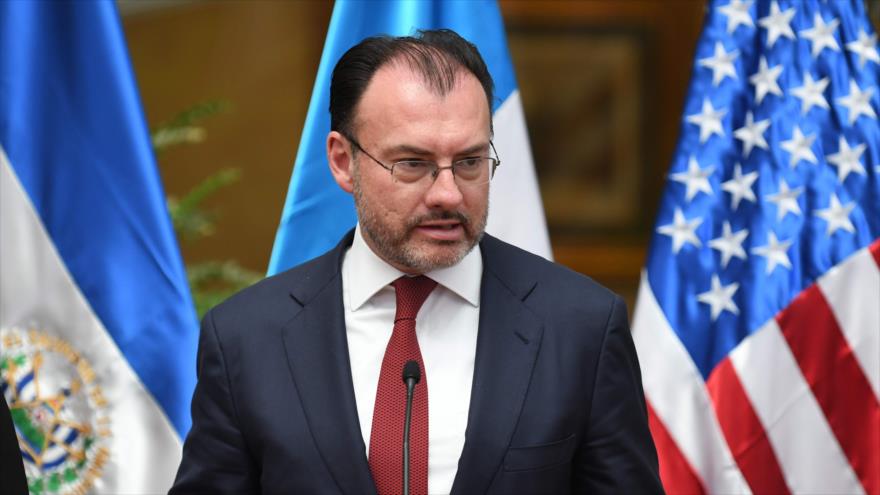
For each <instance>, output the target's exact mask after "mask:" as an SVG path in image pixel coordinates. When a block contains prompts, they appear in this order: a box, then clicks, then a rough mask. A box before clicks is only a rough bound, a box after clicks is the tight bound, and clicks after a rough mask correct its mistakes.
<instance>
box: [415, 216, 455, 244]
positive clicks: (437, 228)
mask: <svg viewBox="0 0 880 495" xmlns="http://www.w3.org/2000/svg"><path fill="white" fill-rule="evenodd" d="M415 230H416V232H419V233H420V234H422V235H423V236H425V237H427V238H428V239H432V240H436V241H447V242H448V241H460V240H462V239H464V237H465V229H464V224H463V223H462V222H461V221H459V220H457V219H450V220H430V221H425V222H421V223H419V224H418V225H416V228H415Z"/></svg>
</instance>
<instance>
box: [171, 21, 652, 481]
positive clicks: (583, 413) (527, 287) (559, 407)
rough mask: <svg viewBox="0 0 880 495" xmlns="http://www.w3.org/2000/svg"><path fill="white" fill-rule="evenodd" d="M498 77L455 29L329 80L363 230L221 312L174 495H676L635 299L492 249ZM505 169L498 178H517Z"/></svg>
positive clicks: (497, 245) (360, 60)
mask: <svg viewBox="0 0 880 495" xmlns="http://www.w3.org/2000/svg"><path fill="white" fill-rule="evenodd" d="M491 102H492V79H491V77H490V76H489V73H488V71H487V70H486V66H485V64H484V63H483V60H482V58H481V57H480V56H479V53H478V52H477V50H476V48H475V47H474V46H473V45H471V44H470V43H468V42H466V41H465V40H463V39H462V38H460V37H459V36H458V35H457V34H455V33H453V32H451V31H446V30H440V31H426V32H422V33H421V34H420V36H419V37H417V38H411V37H407V38H390V37H379V38H370V39H367V40H364V41H363V42H361V43H360V44H359V45H357V46H355V47H354V48H352V49H351V50H349V51H348V52H347V53H346V54H345V55H344V56H343V57H342V58H341V59H340V61H339V63H338V64H337V66H336V68H335V69H334V73H333V80H332V83H331V97H330V112H331V128H332V131H331V132H330V134H329V135H328V137H327V157H328V161H329V164H330V171H331V173H332V174H333V177H334V178H335V179H336V182H337V183H338V184H339V186H340V187H341V188H343V189H344V190H345V191H347V192H349V193H352V194H353V195H354V198H355V204H356V207H357V213H358V226H357V228H356V229H355V230H354V231H353V232H349V234H348V235H347V236H346V237H345V238H343V239H342V241H341V242H340V243H339V245H338V246H337V247H336V248H335V249H333V250H332V251H330V252H328V253H327V254H325V255H323V256H321V257H319V258H316V259H315V260H312V261H310V262H307V263H305V264H303V265H301V266H298V267H296V268H293V269H292V270H290V271H288V272H285V273H282V274H280V275H278V276H275V277H272V278H269V279H267V280H265V281H263V282H261V283H259V284H257V285H255V286H254V287H251V288H250V289H247V290H245V291H243V292H242V293H240V294H238V295H236V296H234V297H232V298H231V299H230V300H229V301H227V302H225V303H223V304H221V305H220V306H218V307H217V308H215V309H214V310H212V311H211V312H210V313H208V315H206V316H205V319H204V322H203V327H202V335H201V342H200V347H199V364H198V372H199V383H198V386H197V388H196V392H195V395H194V397H193V405H192V410H193V428H192V431H191V432H190V434H189V436H188V437H187V439H186V443H185V445H184V453H183V461H182V463H181V466H180V470H179V472H178V476H177V480H176V483H175V486H174V488H173V489H172V493H194V492H212V493H220V492H231V493H232V492H234V493H246V492H260V491H262V492H269V493H376V492H377V491H378V492H379V493H382V494H385V493H398V492H401V491H402V486H403V484H402V483H403V478H402V461H403V454H402V444H403V437H402V432H403V422H404V411H405V408H406V407H405V405H406V391H405V386H404V383H403V381H402V379H401V369H402V365H403V363H405V362H406V361H415V362H416V363H417V364H418V369H419V370H420V373H419V374H420V378H419V383H418V384H417V385H416V387H415V392H414V398H413V406H412V430H411V433H410V435H411V437H412V438H411V445H410V449H411V453H410V456H409V458H410V465H411V467H410V485H409V486H410V488H411V489H412V491H413V493H426V492H428V493H449V492H452V493H567V492H606V493H635V492H652V493H657V492H661V491H662V488H661V486H660V482H659V477H658V474H657V472H658V469H657V459H656V453H655V451H654V446H653V444H652V442H651V437H650V434H649V431H648V426H647V419H646V418H647V416H646V412H645V403H644V398H643V395H642V386H641V381H640V372H639V367H638V362H637V359H636V355H635V350H634V348H633V344H632V340H631V337H630V334H629V329H628V326H627V322H626V311H625V308H624V304H623V303H622V302H621V300H620V299H619V298H618V297H617V296H615V295H614V294H612V293H610V292H608V291H607V290H605V289H603V288H602V287H600V286H599V285H597V284H596V283H594V282H592V281H591V280H590V279H588V278H586V277H583V276H581V275H578V274H576V273H574V272H571V271H569V270H567V269H565V268H562V267H560V266H558V265H555V264H553V263H550V262H548V261H546V260H544V259H543V258H539V257H537V256H534V255H531V254H529V253H526V252H524V251H522V250H519V249H517V248H515V247H513V246H510V245H508V244H505V243H503V242H501V241H499V240H497V239H494V238H492V237H491V236H489V235H483V229H484V227H485V225H486V217H487V213H488V194H489V181H490V179H491V177H492V175H493V174H494V172H495V168H496V167H497V166H498V158H497V156H496V155H495V154H494V147H493V146H492V143H491ZM501 172H503V168H501V169H499V173H501Z"/></svg>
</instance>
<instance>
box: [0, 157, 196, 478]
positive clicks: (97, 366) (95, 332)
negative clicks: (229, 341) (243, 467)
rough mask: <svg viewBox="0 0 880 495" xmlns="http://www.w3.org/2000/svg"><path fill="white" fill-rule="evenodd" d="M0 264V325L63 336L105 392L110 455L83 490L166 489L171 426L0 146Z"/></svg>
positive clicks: (175, 460) (173, 445) (174, 447)
mask: <svg viewBox="0 0 880 495" xmlns="http://www.w3.org/2000/svg"><path fill="white" fill-rule="evenodd" d="M0 266H2V267H3V276H2V277H0V327H5V328H9V327H13V326H14V327H23V328H33V327H36V328H38V329H39V330H40V331H43V332H45V333H47V334H50V335H52V336H54V337H57V338H59V339H61V340H63V341H66V342H68V343H69V344H70V346H71V347H72V348H73V349H74V350H75V351H76V352H77V353H78V354H79V355H80V356H82V359H84V360H85V361H86V362H88V363H89V364H90V365H91V367H92V369H93V370H94V372H95V376H96V379H95V381H96V383H98V384H99V386H100V388H101V391H102V392H103V396H104V398H105V399H106V402H107V406H106V407H107V414H106V417H108V418H109V420H110V428H111V431H112V434H111V436H110V438H109V440H108V450H109V452H110V455H109V458H108V459H107V463H106V464H105V466H104V468H103V470H102V472H103V474H102V475H101V476H100V478H99V479H97V480H95V484H94V486H93V488H92V490H91V491H90V493H96V494H119V493H160V492H165V491H167V490H168V488H170V486H171V483H172V481H173V479H174V475H175V473H176V471H177V466H178V464H179V463H180V457H181V442H180V440H179V438H178V437H177V433H176V432H175V430H174V428H173V427H172V426H171V423H170V422H169V421H168V419H167V417H166V416H165V414H164V412H163V411H162V409H161V408H159V406H158V405H157V404H156V402H155V400H154V399H153V397H152V396H151V395H150V394H149V393H148V392H147V391H146V389H145V388H144V386H143V384H142V383H141V382H140V380H139V379H138V377H137V375H136V374H135V372H134V371H133V370H132V368H131V366H130V365H129V364H128V361H126V360H125V358H124V357H123V355H122V353H121V352H120V351H119V348H118V347H116V344H115V342H114V341H113V339H112V338H110V336H109V335H108V334H107V331H106V329H105V328H104V327H103V325H102V323H101V322H100V321H99V320H98V318H97V316H96V315H95V314H94V312H93V311H92V309H91V307H90V306H89V303H88V301H86V299H85V298H84V296H83V295H82V293H81V292H80V290H79V288H78V287H77V286H76V284H75V282H74V281H73V279H72V277H71V276H70V273H69V272H68V271H67V268H66V267H65V266H64V263H63V261H62V260H61V258H60V256H59V254H58V252H57V250H56V249H55V246H54V244H53V243H52V241H51V239H50V238H49V235H48V233H47V232H46V230H45V228H44V227H43V224H42V221H41V220H40V218H39V216H38V215H37V214H36V211H35V210H34V208H33V205H32V204H31V202H30V199H29V197H28V196H27V193H25V191H24V189H23V188H22V186H21V184H20V183H19V181H18V178H17V177H16V176H15V172H14V171H13V170H12V166H11V165H10V163H9V160H8V158H7V156H6V154H5V151H4V150H3V148H2V147H0ZM130 282H131V283H137V281H135V280H132V281H130ZM71 378H72V377H71Z"/></svg>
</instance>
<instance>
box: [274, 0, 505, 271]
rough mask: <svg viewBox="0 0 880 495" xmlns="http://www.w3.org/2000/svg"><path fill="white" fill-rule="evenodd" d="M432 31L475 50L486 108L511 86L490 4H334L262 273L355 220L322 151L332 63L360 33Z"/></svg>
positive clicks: (316, 247) (318, 246)
mask: <svg viewBox="0 0 880 495" xmlns="http://www.w3.org/2000/svg"><path fill="white" fill-rule="evenodd" d="M437 28H449V29H452V30H455V31H456V32H458V33H459V34H460V35H462V36H463V37H464V38H465V39H467V40H469V41H471V42H472V43H474V44H475V45H477V47H478V48H479V50H480V54H481V55H482V56H483V58H484V59H485V61H486V65H487V66H488V67H489V72H490V73H491V74H492V77H493V78H494V79H495V101H494V102H493V111H494V110H497V109H498V107H499V106H500V105H501V104H502V103H503V102H504V101H505V100H506V99H507V98H508V97H509V96H510V94H511V93H512V92H513V91H514V89H516V87H517V85H516V79H515V77H514V71H513V64H512V63H511V60H510V54H509V52H508V49H507V37H506V35H505V33H504V23H503V21H502V19H501V12H500V11H499V10H498V4H497V3H496V2H495V1H483V0H479V1H476V0H475V1H467V2H443V1H418V0H410V1H387V0H386V1H372V2H357V1H344V0H341V1H338V2H336V5H335V6H334V9H333V16H332V18H331V19H330V27H329V29H328V32H327V41H326V43H325V44H324V53H323V55H322V56H321V64H320V66H319V67H318V76H317V78H316V80H315V87H314V89H313V91H312V100H311V104H310V105H309V111H308V114H307V116H306V123H305V127H304V128H303V133H302V137H301V139H300V145H299V151H298V153H297V157H296V162H295V164H294V167H293V176H292V178H291V180H290V187H289V189H288V191H287V201H286V203H285V205H284V210H283V212H282V214H281V223H280V225H279V227H278V233H277V235H276V237H275V246H274V248H273V250H272V259H271V261H270V262H269V274H270V275H271V274H274V273H278V272H280V271H283V270H285V269H287V268H290V267H292V266H295V265H297V264H299V263H302V262H303V261H306V260H309V259H311V258H313V257H315V256H318V255H319V254H321V253H323V252H324V251H327V250H328V249H330V248H331V247H333V246H334V245H335V244H336V243H337V242H338V241H339V238H340V237H342V235H343V234H344V233H345V232H346V231H347V230H348V229H350V228H351V227H353V226H354V224H355V223H356V222H357V218H356V216H355V210H354V201H353V200H352V198H351V196H350V195H349V194H347V193H345V192H344V191H342V190H341V189H339V187H338V186H337V185H336V183H335V182H334V181H333V177H332V176H331V175H330V170H329V169H328V168H327V157H326V154H325V140H326V138H327V133H328V132H330V113H329V111H328V108H329V106H330V78H331V74H332V72H333V67H334V66H335V65H336V62H337V61H338V60H339V58H340V57H341V56H342V54H343V53H345V52H346V51H347V50H348V49H349V48H351V47H352V46H354V45H355V44H357V43H358V42H360V41H361V40H362V39H364V38H366V37H368V36H374V35H377V34H391V35H396V36H401V35H412V34H415V31H416V30H417V29H437Z"/></svg>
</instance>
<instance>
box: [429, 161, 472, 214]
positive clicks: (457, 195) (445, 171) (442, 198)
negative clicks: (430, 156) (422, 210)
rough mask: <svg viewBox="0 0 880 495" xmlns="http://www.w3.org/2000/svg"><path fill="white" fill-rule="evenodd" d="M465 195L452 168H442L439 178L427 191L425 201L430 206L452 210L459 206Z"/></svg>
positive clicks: (438, 172) (438, 173) (439, 171)
mask: <svg viewBox="0 0 880 495" xmlns="http://www.w3.org/2000/svg"><path fill="white" fill-rule="evenodd" d="M463 200H464V196H463V195H462V194H461V189H459V187H458V184H457V183H456V182H455V176H454V175H453V174H452V169H451V168H441V169H440V170H438V171H437V178H436V179H434V182H433V183H432V184H431V187H429V188H428V191H427V192H426V193H425V203H427V206H428V207H429V208H438V209H443V210H451V209H455V208H458V207H459V206H460V205H461V202H462V201H463Z"/></svg>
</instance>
